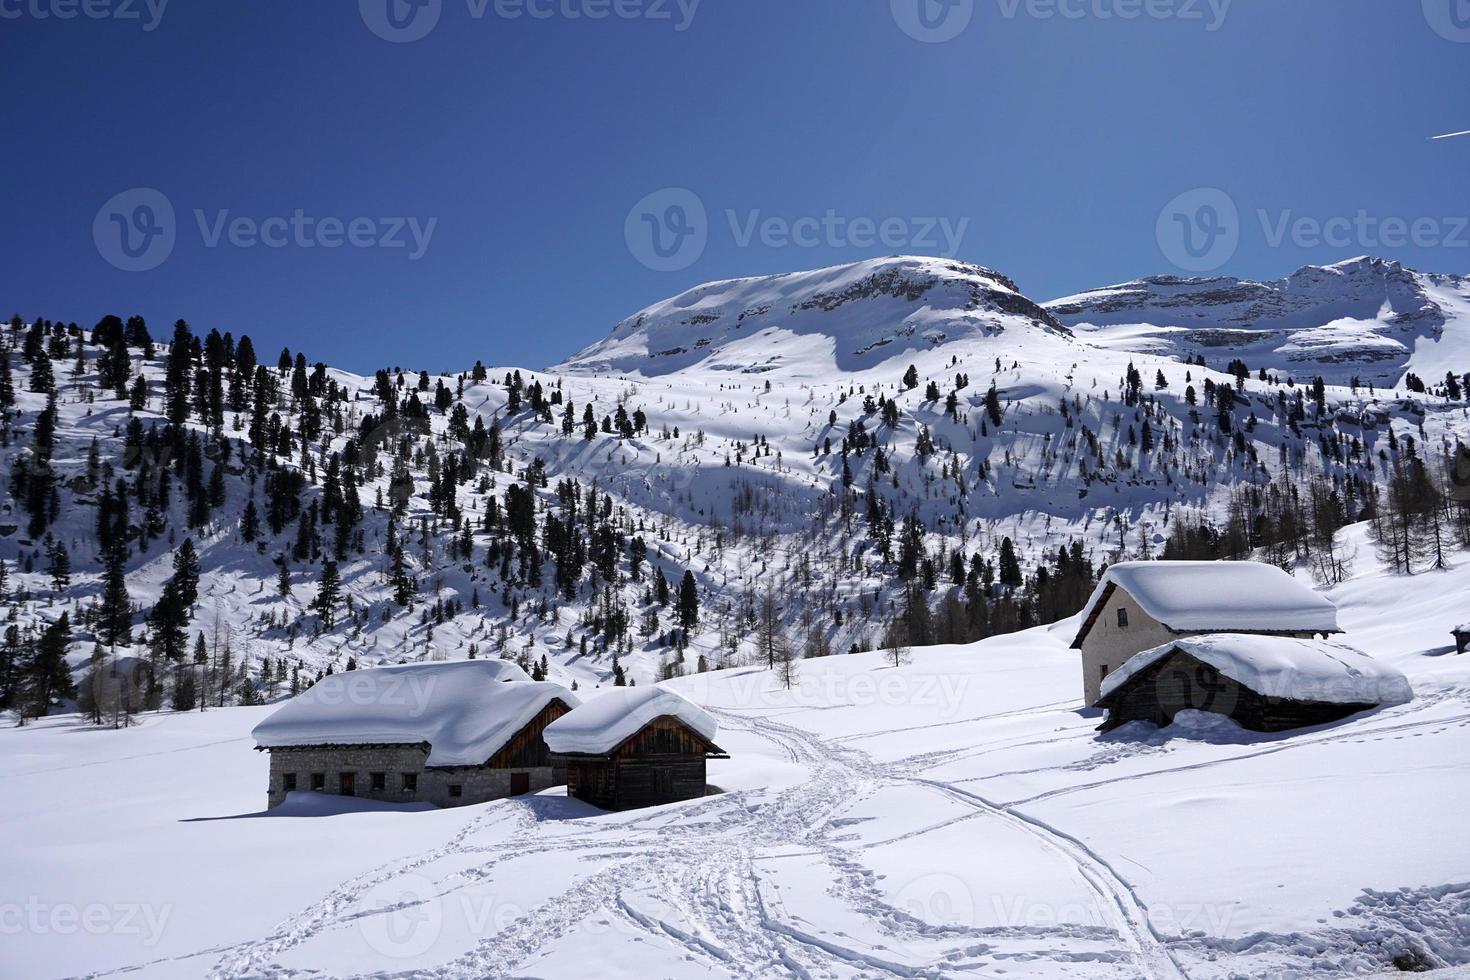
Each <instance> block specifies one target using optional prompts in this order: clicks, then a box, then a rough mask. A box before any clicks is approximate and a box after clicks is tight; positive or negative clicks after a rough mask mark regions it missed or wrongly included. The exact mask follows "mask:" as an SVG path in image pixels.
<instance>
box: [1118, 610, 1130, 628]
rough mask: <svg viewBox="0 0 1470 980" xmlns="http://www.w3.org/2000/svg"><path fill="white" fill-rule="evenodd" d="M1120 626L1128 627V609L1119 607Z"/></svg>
mask: <svg viewBox="0 0 1470 980" xmlns="http://www.w3.org/2000/svg"><path fill="white" fill-rule="evenodd" d="M1118 628H1119V629H1127V628H1128V610H1126V609H1119V610H1118Z"/></svg>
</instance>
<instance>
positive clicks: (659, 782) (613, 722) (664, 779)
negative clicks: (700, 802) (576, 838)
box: [545, 687, 729, 810]
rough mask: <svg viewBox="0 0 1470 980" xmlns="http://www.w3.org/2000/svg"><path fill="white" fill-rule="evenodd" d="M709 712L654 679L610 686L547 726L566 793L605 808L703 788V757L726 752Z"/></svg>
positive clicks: (681, 796)
mask: <svg viewBox="0 0 1470 980" xmlns="http://www.w3.org/2000/svg"><path fill="white" fill-rule="evenodd" d="M717 731H718V725H717V724H716V723H715V720H714V718H712V717H711V716H710V715H709V713H708V712H706V711H704V710H703V709H702V708H699V707H698V706H696V705H695V704H693V703H692V702H690V701H688V700H686V699H685V698H683V697H680V696H679V695H677V694H675V693H674V692H672V691H668V690H665V689H663V688H658V687H646V688H636V687H633V688H616V689H614V690H612V691H609V692H608V693H606V694H603V695H601V696H600V697H597V698H595V699H593V700H591V701H588V702H587V703H585V704H583V705H581V706H580V707H578V708H576V709H574V710H572V711H570V712H568V713H567V714H566V715H564V716H563V717H561V718H559V719H557V720H556V721H554V722H552V723H551V724H550V725H548V726H547V728H546V732H545V739H546V744H547V745H548V746H549V747H550V748H551V751H552V761H553V762H554V763H556V764H558V765H562V766H565V768H566V779H567V795H569V796H572V797H575V798H576V799H579V800H582V801H583V802H584V803H590V804H591V805H593V806H595V807H600V808H602V809H604V810H632V809H637V808H639V807H645V806H658V805H660V804H664V803H677V802H679V801H680V800H690V799H696V798H698V797H701V796H704V795H705V793H706V792H707V783H706V762H707V761H708V760H709V759H725V758H729V756H727V755H726V754H725V752H724V750H723V749H721V748H720V747H719V746H718V745H716V744H715V741H714V737H715V734H716V733H717Z"/></svg>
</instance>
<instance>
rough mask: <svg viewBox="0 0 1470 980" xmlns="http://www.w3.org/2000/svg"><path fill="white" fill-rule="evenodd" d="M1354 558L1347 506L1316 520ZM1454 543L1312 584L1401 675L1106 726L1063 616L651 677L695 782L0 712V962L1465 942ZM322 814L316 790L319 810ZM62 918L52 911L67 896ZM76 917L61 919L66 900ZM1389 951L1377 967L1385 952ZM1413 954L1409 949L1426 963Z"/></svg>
mask: <svg viewBox="0 0 1470 980" xmlns="http://www.w3.org/2000/svg"><path fill="white" fill-rule="evenodd" d="M1343 539H1344V540H1343V545H1344V548H1345V549H1347V550H1359V551H1361V552H1365V553H1366V552H1367V550H1368V549H1367V545H1366V542H1365V541H1364V539H1363V533H1362V528H1360V527H1355V528H1350V529H1348V530H1347V531H1346V532H1345V533H1344V535H1343ZM1467 593H1470V556H1465V555H1460V556H1457V564H1456V567H1454V568H1453V569H1451V570H1449V571H1446V572H1438V573H1434V574H1426V575H1420V576H1415V577H1413V578H1406V577H1403V576H1396V575H1390V574H1386V573H1384V572H1383V570H1381V569H1380V568H1378V567H1377V565H1376V563H1375V562H1373V561H1372V560H1371V558H1370V557H1367V555H1366V554H1365V556H1364V560H1363V562H1362V565H1361V569H1360V573H1359V574H1358V575H1357V576H1355V577H1354V578H1352V579H1350V580H1348V581H1347V582H1345V583H1343V584H1342V585H1340V586H1338V587H1336V588H1335V589H1332V590H1330V592H1329V593H1328V595H1329V597H1330V598H1331V599H1332V600H1333V601H1334V602H1336V603H1337V604H1338V606H1339V608H1340V610H1341V619H1342V624H1343V626H1344V627H1345V628H1346V630H1347V638H1348V639H1349V641H1350V642H1352V643H1353V644H1354V645H1355V646H1357V647H1359V648H1361V649H1364V650H1366V651H1368V652H1370V653H1371V654H1372V655H1373V656H1374V657H1375V658H1376V659H1377V660H1378V661H1379V662H1381V663H1383V664H1385V665H1388V666H1391V667H1394V668H1396V669H1398V670H1402V671H1403V672H1404V673H1405V674H1406V675H1408V677H1409V679H1410V681H1411V682H1412V684H1413V688H1414V692H1415V699H1414V700H1413V701H1412V702H1410V703H1408V704H1404V705H1399V706H1396V707H1390V708H1383V709H1380V710H1376V711H1372V712H1368V713H1364V714H1360V715H1357V716H1354V717H1352V718H1349V719H1346V720H1344V721H1342V722H1339V723H1336V724H1332V725H1327V726H1323V727H1320V728H1316V729H1311V730H1306V731H1298V732H1292V733H1283V734H1278V735H1256V734H1252V733H1249V732H1244V731H1242V730H1240V729H1238V728H1235V727H1233V726H1232V725H1230V724H1228V723H1222V722H1220V721H1219V720H1218V719H1211V718H1207V717H1192V718H1190V719H1188V720H1187V721H1181V722H1180V723H1177V724H1176V725H1174V726H1172V727H1171V728H1170V729H1166V730H1163V731H1159V730H1155V729H1152V728H1150V727H1148V726H1144V725H1138V724H1135V725H1131V726H1126V727H1125V728H1124V729H1120V730H1119V731H1117V732H1115V733H1112V734H1110V735H1107V736H1099V735H1098V734H1097V732H1096V731H1095V729H1096V726H1097V724H1098V722H1099V718H1098V716H1097V714H1096V713H1094V712H1086V711H1083V710H1081V708H1080V699H1079V695H1080V692H1081V677H1080V668H1079V666H1078V663H1077V657H1076V654H1075V652H1073V651H1069V650H1068V649H1067V644H1068V642H1069V641H1070V639H1071V637H1072V635H1073V633H1074V632H1075V630H1076V626H1077V623H1076V620H1075V618H1073V619H1070V620H1064V621H1062V622H1059V623H1057V624H1055V625H1052V626H1048V627H1041V628H1037V629H1033V630H1030V631H1028V632H1025V633H1020V634H1015V635H1013V636H1008V637H998V638H994V639H991V640H988V641H985V642H982V643H979V644H975V645H972V646H962V647H937V648H927V649H916V650H914V651H913V654H912V663H910V664H907V665H901V666H897V667H895V666H893V665H892V663H891V661H890V660H889V659H888V658H887V657H885V655H883V654H882V653H872V654H861V655H857V656H847V657H830V658H823V659H820V660H813V661H807V662H804V663H802V664H800V665H798V667H797V673H796V678H795V683H794V684H793V686H792V687H791V688H789V689H788V688H786V687H784V686H782V684H781V682H780V679H779V677H778V675H777V674H776V673H775V672H770V671H765V670H761V669H758V668H752V667H746V668H739V669H734V670H729V671H720V672H712V673H707V674H702V675H698V676H693V677H686V678H682V679H680V680H677V681H674V682H671V684H670V686H671V687H672V688H674V689H675V690H677V691H679V692H680V693H682V694H683V695H685V696H687V697H688V698H690V699H691V700H693V701H694V702H696V703H697V704H699V705H700V706H702V707H703V708H704V709H705V710H706V711H708V712H709V713H710V714H711V715H713V716H714V717H715V718H716V719H717V720H718V723H719V726H720V733H719V740H720V745H721V747H723V748H725V749H726V750H728V751H729V752H730V754H731V758H730V759H729V760H718V761H713V762H711V763H710V779H711V782H713V783H715V784H716V785H718V786H719V787H720V788H721V789H722V790H723V792H722V793H720V794H719V795H716V796H710V797H706V798H704V799H701V800H693V801H689V802H687V803H682V804H675V805H672V806H666V807H658V808H654V809H649V810H643V811H635V812H629V813H621V814H604V813H600V812H596V811H593V810H591V809H589V808H587V807H584V806H582V805H580V804H578V803H577V802H576V801H572V800H568V799H567V798H566V797H565V796H564V795H562V791H560V790H549V791H547V792H545V793H542V794H539V795H537V796H532V797H527V798H521V799H516V800H506V801H501V802H497V803H491V804H486V805H482V806H475V807H467V808H463V809H456V810H449V811H431V812H403V811H401V810H396V809H391V808H389V809H385V808H378V807H371V806H367V807H365V806H364V805H363V804H362V803H361V802H360V801H359V802H356V803H350V804H349V803H344V801H324V803H323V805H321V806H319V807H317V808H315V809H310V810H298V811H292V812H288V813H280V814H277V815H272V816H264V815H262V814H261V813H260V810H261V807H262V804H263V798H264V791H265V786H266V772H267V762H266V760H265V759H264V757H263V756H262V755H261V753H257V752H253V751H251V745H252V742H251V740H250V738H249V732H250V729H251V727H252V725H254V724H255V723H256V722H257V721H258V720H259V719H261V718H262V717H263V716H264V715H265V714H266V713H268V712H269V710H270V709H269V708H229V709H224V710H218V711H210V712H207V713H205V714H202V715H201V714H199V713H197V712H196V713H193V714H161V715H145V716H144V717H143V718H142V719H141V725H140V726H139V727H135V728H132V729H127V730H124V731H121V732H117V733H98V732H96V731H93V730H89V729H87V728H86V726H85V725H84V724H83V723H82V722H81V721H79V720H78V719H76V718H75V717H62V716H58V717H54V718H51V719H47V720H45V721H42V722H38V723H36V724H35V725H33V726H29V727H27V728H24V729H12V730H4V731H0V780H3V785H4V786H5V787H6V792H5V793H3V794H0V833H3V834H4V836H5V839H6V840H9V841H13V842H19V843H20V844H21V845H22V846H13V847H5V848H0V881H3V882H6V883H7V884H14V886H15V887H13V888H11V889H10V890H9V892H8V894H9V895H14V896H16V897H15V898H13V899H12V898H9V897H4V898H0V903H4V902H12V901H13V902H14V903H15V904H14V905H10V906H6V905H3V904H0V908H8V909H14V910H15V912H14V915H13V916H12V918H11V919H9V920H7V922H10V921H17V920H16V918H15V916H27V917H28V918H26V919H24V921H25V922H26V923H30V925H28V926H27V927H26V928H22V929H19V930H13V931H10V932H7V933H6V934H5V936H4V939H3V942H0V975H4V976H7V977H8V976H17V977H22V976H23V977H36V978H45V977H55V976H69V975H78V974H92V973H97V974H111V973H117V972H122V971H130V975H138V976H146V977H148V978H150V980H152V978H173V977H178V978H184V977H188V978H194V977H200V976H211V977H221V978H224V977H239V976H271V977H289V976H307V975H312V976H373V977H390V976H433V977H439V978H444V980H454V978H461V977H463V978H480V977H487V976H497V977H498V976H507V977H563V976H589V975H596V976H599V977H616V978H639V980H642V978H647V977H674V978H680V980H683V978H691V980H692V978H700V980H709V978H724V977H761V978H765V977H772V978H775V977H790V976H804V977H831V978H859V977H861V978H869V977H953V976H986V977H990V976H996V977H1008V978H1022V980H1054V978H1072V980H1083V978H1105V980H1140V978H1150V980H1160V978H1168V980H1178V978H1188V980H1227V978H1229V980H1237V978H1245V977H1250V978H1257V977H1261V978H1265V977H1296V978H1327V977H1345V976H1361V975H1367V974H1370V973H1371V974H1376V972H1377V971H1380V970H1382V971H1389V970H1392V968H1393V967H1392V963H1393V960H1394V959H1395V958H1396V957H1415V958H1417V959H1418V962H1420V963H1423V964H1426V965H1430V964H1446V963H1448V964H1461V965H1465V964H1467V963H1470V837H1467V835H1466V833H1465V829H1464V823H1465V814H1466V812H1467V811H1470V655H1466V656H1459V657H1457V656H1455V655H1454V654H1453V652H1452V650H1453V647H1451V646H1450V645H1449V643H1450V640H1449V629H1450V628H1451V626H1452V625H1454V624H1455V623H1456V622H1458V621H1459V620H1460V619H1463V618H1464V616H1463V610H1462V599H1463V597H1464V596H1465V595H1466V594H1467ZM327 804H331V805H327ZM83 910H85V911H86V914H87V916H88V918H87V919H85V920H79V919H69V918H67V915H68V914H69V913H71V912H75V913H76V914H80V913H81V912H82V911H83ZM80 921H87V922H90V923H92V925H90V926H88V927H87V928H83V927H82V926H81V925H80V924H77V925H75V926H72V925H71V923H79V922H80ZM1405 962H1408V960H1407V959H1406V960H1405ZM1434 975H1438V974H1434Z"/></svg>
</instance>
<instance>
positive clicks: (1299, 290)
mask: <svg viewBox="0 0 1470 980" xmlns="http://www.w3.org/2000/svg"><path fill="white" fill-rule="evenodd" d="M1467 300H1470V277H1460V276H1437V275H1429V274H1425V273H1419V272H1415V271H1413V270H1410V269H1406V268H1404V267H1403V266H1402V265H1400V264H1399V263H1398V262H1394V261H1389V260H1384V259H1374V258H1358V259H1351V260H1349V261H1346V262H1341V263H1338V264H1336V265H1330V266H1305V267H1303V268H1301V269H1298V270H1297V271H1296V272H1295V273H1293V274H1292V275H1290V276H1287V277H1286V278H1284V279H1278V280H1275V281H1272V282H1254V281H1251V280H1247V279H1235V278H1232V277H1229V276H1213V277H1208V278H1186V277H1181V276H1150V277H1147V278H1144V279H1137V280H1134V281H1132V282H1126V283H1122V284H1120V285H1116V286H1109V287H1106V288H1103V289H1097V290H1092V291H1090V292H1086V293H1081V294H1078V295H1076V296H1068V297H1065V298H1063V299H1058V300H1053V301H1052V302H1049V303H1047V304H1045V305H1046V308H1047V310H1048V311H1050V312H1051V313H1052V314H1054V315H1055V316H1056V317H1057V319H1058V320H1060V321H1061V322H1062V323H1064V324H1067V325H1068V326H1072V327H1078V328H1082V329H1085V328H1086V327H1089V326H1090V327H1104V328H1106V327H1117V326H1120V325H1124V324H1129V325H1137V324H1146V325H1149V326H1151V327H1154V328H1156V330H1155V331H1153V332H1152V333H1149V332H1148V331H1143V332H1140V331H1137V330H1135V331H1133V332H1132V334H1131V336H1132V339H1133V341H1134V342H1138V341H1140V340H1142V341H1143V343H1144V346H1146V347H1148V348H1149V349H1152V350H1156V351H1158V352H1160V353H1165V352H1167V353H1176V354H1179V355H1181V356H1182V355H1186V354H1189V353H1191V352H1202V351H1207V350H1210V349H1214V350H1217V351H1218V350H1219V349H1222V348H1234V349H1238V350H1239V351H1240V352H1241V353H1242V354H1243V355H1246V359H1247V361H1248V362H1249V363H1250V364H1251V366H1252V367H1256V366H1258V365H1259V366H1261V367H1267V368H1272V369H1279V370H1286V371H1294V372H1297V373H1304V374H1305V373H1310V372H1312V371H1314V370H1315V369H1317V368H1321V369H1322V373H1324V374H1325V375H1326V376H1328V377H1329V379H1332V378H1336V379H1337V380H1342V381H1345V380H1347V379H1348V377H1350V376H1353V375H1360V376H1362V377H1363V379H1364V380H1374V381H1377V382H1380V383H1396V382H1397V381H1398V379H1399V378H1400V377H1401V376H1402V374H1403V373H1404V371H1405V370H1409V369H1413V367H1414V365H1412V364H1411V360H1412V355H1413V353H1414V350H1415V346H1416V344H1417V342H1418V341H1420V340H1428V341H1433V342H1438V341H1439V340H1441V339H1442V338H1443V336H1444V334H1445V331H1446V328H1447V326H1449V325H1450V324H1452V323H1454V322H1455V321H1457V320H1459V319H1461V318H1462V317H1464V315H1465V312H1466V309H1467V308H1470V307H1467V306H1466V305H1465V304H1466V301H1467ZM1459 327H1460V324H1458V323H1455V328H1457V329H1458V328H1459ZM1104 333H1105V331H1104ZM1451 368H1456V365H1454V364H1447V365H1446V366H1445V368H1443V369H1440V370H1439V371H1438V372H1436V373H1442V371H1443V370H1445V369H1451ZM1458 368H1459V369H1461V370H1463V369H1465V368H1470V364H1466V365H1459V366H1458ZM1334 369H1335V370H1334Z"/></svg>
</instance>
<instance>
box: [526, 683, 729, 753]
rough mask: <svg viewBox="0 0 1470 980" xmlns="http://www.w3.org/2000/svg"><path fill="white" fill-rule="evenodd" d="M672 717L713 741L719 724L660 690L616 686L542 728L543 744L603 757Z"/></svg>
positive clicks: (559, 750) (556, 749) (561, 750)
mask: <svg viewBox="0 0 1470 980" xmlns="http://www.w3.org/2000/svg"><path fill="white" fill-rule="evenodd" d="M665 715H667V716H669V717H671V718H675V719H677V720H678V721H680V722H682V723H684V724H685V725H688V726H689V728H691V729H693V730H694V731H695V732H697V733H699V735H700V736H701V737H703V738H704V739H705V740H706V741H709V742H713V741H714V740H715V734H716V733H717V732H718V731H719V725H718V723H716V722H715V719H714V717H713V716H712V715H710V713H709V712H708V711H705V710H704V709H703V708H701V707H699V705H697V704H695V703H694V702H693V701H690V700H689V699H687V698H685V697H682V696H680V695H678V694H675V693H674V692H673V691H670V690H668V689H667V688H662V687H618V688H613V689H612V690H610V691H608V692H607V693H605V694H601V695H599V696H597V697H595V698H593V699H592V700H591V701H588V702H586V703H585V704H583V705H581V706H580V707H576V708H573V709H572V710H571V711H569V712H567V713H566V714H565V715H562V716H561V717H560V718H558V719H557V720H556V721H554V722H552V723H551V724H550V725H547V726H546V735H545V738H546V745H547V747H548V748H550V749H551V751H553V752H556V753H559V754H561V755H606V754H607V753H609V752H611V751H613V750H614V749H616V748H617V747H618V746H619V745H621V744H623V742H625V741H627V740H628V739H629V738H631V737H632V736H634V735H636V734H638V732H639V731H640V730H641V729H642V728H643V727H644V726H645V725H647V724H648V723H649V722H651V721H653V720H654V719H655V718H660V717H663V716H665Z"/></svg>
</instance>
